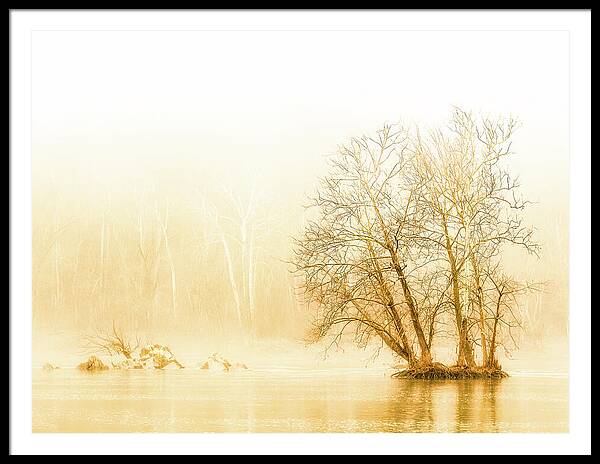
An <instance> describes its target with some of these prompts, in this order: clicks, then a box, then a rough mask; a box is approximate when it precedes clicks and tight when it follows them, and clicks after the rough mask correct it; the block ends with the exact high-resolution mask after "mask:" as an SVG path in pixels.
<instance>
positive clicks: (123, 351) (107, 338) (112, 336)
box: [85, 321, 142, 359]
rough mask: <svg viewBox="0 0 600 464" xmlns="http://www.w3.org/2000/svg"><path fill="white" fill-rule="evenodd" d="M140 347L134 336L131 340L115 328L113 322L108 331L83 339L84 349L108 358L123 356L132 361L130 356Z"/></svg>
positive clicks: (139, 341) (139, 342) (140, 343)
mask: <svg viewBox="0 0 600 464" xmlns="http://www.w3.org/2000/svg"><path fill="white" fill-rule="evenodd" d="M141 345H142V342H141V340H140V339H139V338H138V337H137V336H136V337H135V338H134V339H133V340H132V339H130V338H128V337H127V336H125V335H124V334H123V332H122V331H121V330H119V329H118V328H117V327H116V324H115V322H114V321H113V323H112V328H111V330H109V331H98V330H97V331H96V332H95V333H94V334H93V335H88V336H86V337H85V348H86V349H87V350H90V351H93V352H104V353H105V354H106V355H108V356H113V355H123V356H125V358H126V359H132V355H133V353H134V352H135V350H137V349H138V348H139V347H140V346H141Z"/></svg>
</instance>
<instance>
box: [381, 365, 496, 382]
mask: <svg viewBox="0 0 600 464" xmlns="http://www.w3.org/2000/svg"><path fill="white" fill-rule="evenodd" d="M392 377H394V378H397V379H422V380H436V379H440V380H443V379H454V380H459V379H503V378H505V377H508V374H507V373H506V372H504V371H503V370H502V369H501V368H500V367H498V368H489V367H463V366H450V367H449V366H445V365H444V364H441V363H433V364H431V365H425V366H415V367H410V368H408V369H405V370H402V371H399V372H396V373H394V374H392Z"/></svg>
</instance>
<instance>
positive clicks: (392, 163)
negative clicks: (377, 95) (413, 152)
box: [294, 125, 432, 365]
mask: <svg viewBox="0 0 600 464" xmlns="http://www.w3.org/2000/svg"><path fill="white" fill-rule="evenodd" d="M406 144H407V133H406V131H405V130H404V129H403V128H402V127H400V126H387V125H386V126H384V127H383V129H382V130H380V131H378V133H377V135H376V136H375V137H374V138H371V137H367V136H364V137H361V138H354V139H352V140H351V141H350V143H349V144H348V145H346V146H342V147H340V149H339V151H338V152H337V153H336V155H335V156H333V157H332V158H331V159H330V167H331V169H330V172H329V174H328V175H327V176H326V177H325V178H323V179H321V182H320V185H319V188H318V191H317V194H316V195H315V196H314V198H313V199H312V202H311V205H312V206H314V207H316V208H317V209H318V213H317V214H318V218H317V220H315V221H309V222H308V223H307V226H306V229H305V232H304V235H303V236H302V237H301V238H300V239H298V240H296V242H295V245H296V247H295V251H296V255H295V260H294V263H295V269H296V271H297V272H298V273H299V274H300V275H301V277H302V279H303V289H304V291H305V292H306V294H307V295H308V296H309V298H310V299H311V300H314V301H315V302H316V303H318V304H319V307H320V311H321V312H320V315H319V317H318V319H317V321H316V322H317V324H316V330H315V335H316V336H317V338H321V337H323V336H325V335H326V334H327V333H328V332H329V331H330V330H332V329H335V331H336V333H337V336H336V337H335V338H334V340H337V339H339V337H341V335H342V333H343V332H344V330H345V329H346V328H347V327H349V326H353V327H354V328H355V331H356V339H357V340H358V341H359V342H360V343H366V342H367V341H368V339H369V338H370V337H371V336H378V337H379V338H380V339H381V340H382V341H383V342H384V343H385V344H386V345H387V346H388V347H390V348H391V349H392V350H393V351H394V352H395V353H396V354H398V355H399V356H400V357H402V358H404V359H405V360H406V361H408V363H409V364H411V365H415V364H417V363H422V364H430V363H431V362H432V358H431V351H430V345H429V343H428V341H427V338H426V336H425V332H424V330H423V325H422V321H421V320H420V315H419V307H418V306H417V300H416V299H415V296H414V295H413V293H414V289H413V288H412V285H413V284H412V282H411V277H410V275H409V270H410V269H408V266H409V264H412V263H409V262H408V258H409V256H410V253H411V243H409V242H407V241H406V239H405V238H406V235H405V234H404V230H403V229H404V228H405V226H409V225H410V222H411V220H412V219H411V218H412V213H413V203H412V201H413V200H412V192H411V191H406V190H404V189H403V186H402V185H401V183H399V182H398V179H399V176H400V174H401V173H402V171H403V169H404V168H405V167H406V164H407V159H406V157H405V149H406ZM413 339H416V346H415V343H413Z"/></svg>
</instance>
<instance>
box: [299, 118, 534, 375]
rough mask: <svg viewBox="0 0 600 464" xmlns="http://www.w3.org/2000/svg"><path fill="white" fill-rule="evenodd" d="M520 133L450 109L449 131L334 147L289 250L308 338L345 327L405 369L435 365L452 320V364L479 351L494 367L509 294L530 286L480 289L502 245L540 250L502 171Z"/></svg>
mask: <svg viewBox="0 0 600 464" xmlns="http://www.w3.org/2000/svg"><path fill="white" fill-rule="evenodd" d="M516 127H517V122H516V120H514V119H512V118H509V119H501V118H499V119H490V118H481V120H479V121H478V120H476V119H475V118H474V117H473V116H472V115H471V114H470V113H467V112H465V111H463V110H460V109H455V111H454V114H453V116H452V119H451V121H450V125H449V126H448V127H447V128H440V129H435V130H430V131H427V132H426V133H425V134H424V133H423V132H422V131H421V130H419V129H418V128H416V129H415V130H413V131H410V130H406V129H404V128H402V127H400V126H384V127H383V129H382V130H380V131H378V132H377V134H376V136H375V137H368V136H363V137H361V138H354V139H352V140H351V141H350V143H349V144H348V145H346V146H343V147H341V148H340V149H339V151H338V152H337V153H336V155H335V156H333V157H332V158H331V160H330V164H331V169H330V171H329V174H328V175H327V176H326V177H325V178H323V179H322V180H321V182H320V185H319V188H318V190H317V193H316V195H315V197H314V198H313V199H312V202H311V206H313V207H316V209H317V210H318V212H317V218H316V219H315V220H313V221H309V222H308V224H307V226H306V227H305V231H304V235H303V236H302V237H301V238H300V239H298V240H296V242H295V251H296V258H295V261H294V264H295V269H296V271H297V272H298V273H299V274H300V275H301V276H302V277H303V289H304V291H305V293H306V294H307V296H308V297H309V300H310V301H314V302H316V303H317V305H318V314H317V318H316V327H315V332H314V334H315V335H316V338H322V337H324V336H325V335H326V334H327V333H330V332H333V333H334V342H336V341H338V340H339V339H340V338H341V336H342V333H343V332H344V329H346V327H350V326H352V327H354V328H355V331H356V332H355V334H356V339H357V341H358V342H359V343H365V342H366V341H367V340H368V339H369V338H370V337H371V336H373V335H377V336H379V338H381V339H382V341H383V342H384V343H385V344H387V345H388V346H389V347H390V348H391V349H392V350H393V351H394V352H396V353H397V354H398V355H399V356H401V357H402V358H404V359H406V360H407V361H408V362H409V364H410V365H431V364H432V346H433V344H434V340H435V338H436V337H437V336H440V335H441V334H442V333H447V332H448V331H446V330H445V329H444V328H443V324H444V323H445V319H446V315H447V314H450V313H451V314H452V319H453V324H454V334H455V336H456V340H457V365H459V366H469V367H476V357H475V346H476V345H479V346H481V354H482V365H483V366H485V367H490V368H495V367H496V366H497V362H496V358H495V349H496V346H497V345H498V343H499V342H498V327H499V326H503V327H512V326H513V325H514V324H516V325H518V324H519V323H518V322H516V321H519V318H517V317H516V316H515V314H516V309H515V305H516V303H517V300H516V296H517V295H519V294H521V293H522V290H523V288H531V286H525V287H524V286H523V285H521V284H519V283H518V282H516V281H515V280H514V279H510V278H509V277H508V276H506V275H505V274H502V275H503V277H502V280H501V282H503V284H498V286H493V288H494V292H496V293H493V292H491V291H490V290H489V289H485V285H486V283H487V284H489V283H490V282H496V280H493V279H494V278H496V277H493V276H496V274H494V273H493V272H492V270H496V269H498V267H499V264H500V263H501V261H502V250H503V247H505V246H508V245H514V246H518V247H521V248H522V249H524V250H525V251H526V252H529V253H532V254H534V255H537V252H538V249H539V246H538V245H537V244H536V243H535V242H534V241H533V240H532V234H533V231H532V229H531V228H529V227H527V226H526V225H524V223H523V219H522V211H523V209H524V208H525V207H526V205H527V204H528V202H527V201H526V200H524V199H522V198H520V197H519V195H518V187H519V183H518V178H513V177H512V176H511V174H510V172H509V171H508V170H507V169H506V166H505V163H504V162H503V161H504V158H505V157H507V156H508V155H510V154H511V153H512V152H511V143H512V142H511V138H512V135H513V133H514V130H515V128H516ZM494 272H495V271H494ZM484 274H485V275H484ZM508 282H510V285H509V284H508ZM507 295H510V297H508V296H507ZM493 302H495V303H496V306H498V305H499V306H500V307H501V308H505V309H506V308H508V305H509V303H510V305H511V306H510V308H512V309H513V310H514V312H513V311H511V310H508V309H507V310H502V311H500V310H498V307H496V309H495V310H494V309H490V308H492V306H493V304H492V303H493Z"/></svg>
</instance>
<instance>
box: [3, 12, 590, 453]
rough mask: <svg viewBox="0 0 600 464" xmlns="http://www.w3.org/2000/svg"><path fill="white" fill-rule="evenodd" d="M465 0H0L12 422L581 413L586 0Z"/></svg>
mask: <svg viewBox="0 0 600 464" xmlns="http://www.w3.org/2000/svg"><path fill="white" fill-rule="evenodd" d="M471 13H473V14H475V13H478V14H479V15H480V16H479V17H477V16H476V15H475V16H470V15H469V12H462V14H461V13H460V12H458V11H455V12H444V11H435V10H434V11H433V12H425V11H401V10H398V11H395V10H392V11H376V10H348V11H341V12H337V13H336V12H334V11H329V10H328V11H315V10H308V11H305V10H296V11H289V12H284V11H277V10H275V11H271V10H269V11H246V10H233V11H231V12H229V11H225V10H219V11H202V10H192V11H179V10H147V11H146V10H144V11H141V12H135V11H134V10H126V11H119V10H92V11H88V12H84V11H80V10H72V11H71V10H66V11H59V10H57V11H52V10H39V11H36V10H31V11H28V10H12V11H10V12H9V15H10V16H11V19H10V21H11V22H12V24H11V30H12V31H13V32H14V33H15V36H14V40H15V41H17V40H18V41H20V42H18V43H21V44H22V45H23V46H22V47H21V49H19V48H16V47H15V48H13V47H12V45H11V66H10V67H11V70H10V73H11V109H10V110H11V129H15V125H16V126H18V127H16V129H22V130H23V132H22V135H21V138H20V139H19V138H18V137H15V136H14V135H13V132H11V140H12V144H11V163H15V162H16V163H17V165H18V166H22V169H23V171H22V173H21V174H20V175H19V176H17V175H13V172H12V167H11V224H13V223H14V225H15V226H16V227H19V229H14V230H16V233H13V229H12V225H11V284H12V283H13V281H12V275H13V272H12V269H13V268H12V266H13V261H19V264H18V265H19V269H20V270H19V271H15V272H14V275H17V274H18V275H19V279H22V286H20V287H19V288H18V289H17V291H16V292H11V308H10V317H11V334H10V336H11V356H12V355H16V356H17V357H16V358H15V360H16V361H13V359H12V358H11V367H14V365H15V364H17V365H18V369H19V374H18V375H19V379H20V381H22V382H23V388H25V389H24V390H23V391H21V392H19V397H21V396H22V397H23V401H24V402H25V403H27V407H28V408H30V411H21V410H19V409H17V407H15V406H11V416H14V415H19V416H24V417H21V418H20V419H18V420H19V421H20V422H19V424H20V425H19V427H18V429H19V430H21V429H25V430H22V433H23V434H24V438H23V440H26V439H27V440H33V441H35V440H38V441H39V443H41V444H46V445H48V444H49V443H51V442H52V441H53V440H54V437H56V438H57V439H59V438H60V437H63V438H64V441H62V442H61V443H68V442H71V443H72V442H74V441H78V440H79V437H82V440H91V439H94V438H95V439H96V440H97V441H102V440H105V439H106V440H114V441H117V439H119V437H122V440H120V439H119V443H120V445H119V446H120V448H118V449H120V450H121V451H116V452H119V453H120V452H133V448H131V449H127V446H128V445H127V444H126V443H127V442H128V440H129V439H130V438H131V443H132V444H133V443H134V442H136V440H138V438H139V440H144V443H146V442H148V441H153V440H158V439H160V440H161V441H163V443H166V444H165V445H164V446H165V448H166V449H165V450H164V452H165V453H169V454H170V453H172V452H174V449H172V448H175V447H177V446H178V445H177V443H179V442H178V441H177V440H179V438H178V437H181V439H182V440H184V439H185V440H187V439H188V438H189V441H191V442H194V440H196V438H195V437H202V438H201V439H202V440H204V441H202V443H206V442H210V441H212V440H216V441H215V442H214V443H213V445H214V444H215V443H221V444H222V446H223V449H222V450H221V452H222V453H231V452H236V451H237V452H239V451H240V450H241V449H243V446H242V447H241V448H240V449H238V450H234V449H226V448H232V447H235V446H232V445H233V444H234V443H235V439H237V437H239V436H243V437H247V440H250V441H252V440H254V437H256V441H254V445H255V446H258V445H257V444H258V443H262V444H263V445H262V451H264V446H266V445H264V444H265V443H269V442H270V441H273V440H274V441H277V438H276V437H278V436H282V437H284V438H285V439H289V440H295V442H296V443H297V440H298V439H300V438H306V439H307V440H311V439H313V440H317V441H319V443H321V444H320V445H319V447H320V448H321V449H323V447H326V446H327V445H325V444H323V443H324V442H323V440H322V439H324V438H326V437H329V436H331V437H333V438H332V440H337V439H338V438H336V437H339V439H340V440H346V439H351V438H352V437H356V440H363V439H364V440H367V441H365V443H369V442H368V440H370V439H373V440H379V439H381V440H386V443H388V441H389V443H388V444H389V447H390V448H391V450H390V452H391V453H394V454H396V453H398V454H412V453H418V454H421V453H423V454H425V453H431V452H434V453H435V452H437V453H439V452H442V453H443V452H444V451H445V450H444V447H443V446H442V447H441V449H438V450H432V449H431V448H432V447H434V446H432V445H433V444H434V443H437V440H438V437H439V438H440V439H444V440H448V441H452V440H454V439H455V438H453V437H460V440H461V443H463V445H464V446H468V445H467V444H468V443H470V441H469V440H477V439H478V437H481V438H482V439H484V438H487V439H490V440H496V441H494V443H498V441H497V440H501V439H503V438H502V437H506V438H507V439H510V438H511V437H515V438H517V437H520V443H522V446H526V444H527V442H528V441H529V440H530V439H529V438H528V436H530V437H531V440H532V441H531V444H533V442H534V441H535V440H536V439H539V440H540V441H539V443H543V442H544V441H545V442H548V441H549V440H550V441H553V440H555V439H556V440H568V439H569V438H570V437H572V436H575V434H576V433H577V434H579V433H580V432H581V431H582V430H583V431H584V432H585V430H586V428H585V427H586V425H585V424H586V423H585V421H584V419H582V420H579V421H575V417H579V416H576V414H579V413H577V412H575V410H576V409H577V410H579V408H581V407H583V408H584V410H585V409H587V420H588V421H589V419H590V416H589V414H590V413H589V405H590V384H589V383H590V373H589V371H590V365H589V359H590V357H589V356H590V353H589V350H588V348H589V346H590V344H589V337H590V334H589V328H590V300H589V290H590V287H589V281H590V274H589V272H590V270H589V253H590V248H589V247H590V244H589V237H590V236H589V229H590V227H589V224H590V222H589V221H590V210H589V205H590V199H589V192H590V190H589V177H590V172H589V165H590V145H589V143H590V142H589V135H590V132H589V130H590V119H589V117H590V113H589V108H590V101H589V100H586V99H585V98H584V99H583V101H582V98H580V94H577V96H576V95H575V94H574V91H573V89H574V88H575V87H577V88H578V91H579V92H583V95H584V97H585V96H586V95H588V96H589V95H590V75H591V72H590V63H591V52H590V44H589V43H587V47H588V48H587V52H586V51H585V50H584V51H581V49H579V51H578V52H577V54H576V53H575V52H574V49H576V47H575V46H574V44H575V43H576V42H575V40H576V39H577V40H579V41H582V40H583V41H584V42H585V40H586V38H587V39H589V38H590V36H591V10H590V11H587V10H583V11H579V12H557V11H554V12H539V13H535V12H532V11H529V12H521V13H516V12H513V13H512V16H507V15H509V13H510V12H508V11H499V12H488V13H483V12H471ZM436 15H437V16H436ZM538 15H539V24H536V23H535V19H536V18H538ZM544 15H546V16H544ZM561 18H562V19H561ZM561 21H562V22H561ZM551 25H552V26H551ZM577 25H580V27H581V29H577V27H579V26H577ZM19 31H21V32H19ZM578 34H579V35H578ZM582 37H583V39H582ZM12 40H13V37H12V35H11V41H12ZM588 42H589V40H588ZM13 45H14V44H13ZM13 50H16V51H13ZM24 50H26V51H24ZM17 60H18V61H17ZM581 62H583V63H584V64H583V65H581ZM574 63H575V64H577V63H580V65H581V67H582V69H583V71H578V72H579V74H576V73H575V72H574V71H573V64H574ZM586 66H587V67H586ZM586 70H587V71H586ZM13 71H18V72H19V73H21V74H18V76H21V77H20V78H15V77H13V76H14V75H13V74H12V73H13ZM575 79H579V81H581V82H584V83H585V82H587V87H586V86H585V85H584V86H578V85H576V84H575ZM19 90H20V92H19ZM585 92H587V94H586V93H585ZM12 96H14V99H12ZM17 99H18V100H17ZM577 102H578V103H579V104H580V105H583V106H584V111H582V112H580V113H575V110H574V103H577ZM586 105H587V106H586ZM17 106H18V107H19V111H21V112H22V113H21V114H20V119H19V118H18V117H13V116H15V115H13V113H12V110H13V109H15V107H17ZM585 108H587V111H588V112H587V113H586V112H585ZM577 111H580V110H577ZM575 126H578V127H577V129H576V128H575ZM575 130H579V131H583V132H580V133H581V134H582V135H581V136H580V135H577V134H576V133H575V132H574V131H575ZM586 130H587V132H585V131H586ZM18 134H19V133H17V135H18ZM583 139H586V140H583ZM586 144H587V145H586ZM17 158H18V160H17ZM575 163H578V164H577V165H575ZM586 163H587V164H586ZM580 164H583V166H584V169H583V172H584V173H586V169H585V166H587V174H586V178H585V179H582V178H580V177H576V174H575V173H576V172H577V169H580V168H579V165H580ZM579 172H581V169H580V171H579ZM25 178H26V179H27V180H26V181H24V179H25ZM586 186H587V187H586ZM13 188H18V189H19V190H18V191H16V195H18V199H15V201H17V203H15V206H14V208H13V204H12V201H13V199H14V198H13V195H12V192H13V190H12V189H13ZM582 188H583V189H584V190H583V192H584V195H586V198H584V199H581V200H579V199H578V198H579V195H581V191H582ZM586 188H587V194H586V190H585V189H586ZM574 192H579V193H574ZM15 210H18V211H16V213H18V214H19V217H18V218H17V219H15V220H14V221H13V216H12V214H13V212H14V211H15ZM582 216H583V221H584V222H583V223H581V224H580V225H574V222H573V221H574V220H581V217H582ZM578 218H579V219H578ZM586 221H587V222H586ZM584 229H585V230H584ZM13 239H14V240H18V243H17V244H16V246H21V245H20V244H22V246H23V250H26V251H23V255H21V251H20V250H21V248H18V250H17V248H13V247H14V246H15V241H14V240H13ZM576 242H578V243H577V245H578V246H579V247H582V248H583V249H578V250H576V249H575V248H574V246H575V245H574V244H575V243H576ZM586 247H587V248H586ZM15 250H17V251H15ZM576 253H580V254H583V255H584V258H585V259H587V261H586V262H587V266H588V267H587V268H586V267H585V264H584V262H582V261H577V259H579V258H577V256H575V254H576ZM23 276H25V277H23ZM574 285H579V286H581V285H584V286H583V287H574ZM585 285H587V288H586V287H585ZM583 293H585V295H582V294H583ZM19 295H20V296H19ZM17 298H18V300H17ZM574 298H578V299H577V300H575V299H574ZM576 313H577V314H576ZM586 321H587V322H586ZM13 322H19V324H21V325H20V328H19V329H14V328H13ZM584 332H585V333H584ZM586 340H587V341H586ZM578 341H579V342H578ZM13 343H17V345H13ZM575 345H578V346H577V348H576V349H578V350H583V351H584V352H585V353H583V354H581V355H580V354H579V353H580V352H579V351H577V352H575V351H573V349H574V348H573V347H574V346H575ZM586 347H587V348H586ZM582 371H585V372H584V373H583V375H584V376H586V377H583V378H582V379H581V380H576V378H575V377H573V376H574V375H581V374H582ZM13 374H14V373H13V372H12V371H11V377H12V376H13ZM586 379H587V384H586ZM11 382H12V380H11ZM11 386H13V384H12V383H11ZM18 389H20V387H18V386H17V388H14V386H13V388H12V389H11V395H13V394H14V393H15V390H18ZM586 392H587V393H586ZM577 396H578V397H579V399H578V400H577V401H579V402H584V403H583V405H581V404H576V403H574V402H573V401H572V400H573V398H574V397H577ZM586 404H587V408H586V407H585V405H586ZM29 413H30V414H29ZM582 417H584V416H582ZM11 420H12V419H11ZM587 424H588V425H587V426H589V422H588V423H587ZM16 430H17V427H15V428H14V429H12V428H11V434H13V433H14V432H15V431H16ZM589 431H590V430H589V429H587V432H588V434H587V436H586V434H585V433H584V434H583V435H584V436H582V437H579V440H580V442H578V443H579V445H580V447H582V448H584V449H586V448H587V449H588V450H589V453H591V446H590V435H589ZM19 433H21V432H19ZM82 434H83V435H82ZM164 434H168V435H164ZM190 434H192V435H190ZM523 434H525V435H523ZM227 437H231V440H228V439H227ZM282 439H283V438H282ZM456 439H457V440H458V438H456ZM241 440H244V438H241ZM394 440H402V441H401V442H400V441H398V442H395V441H394ZM423 440H424V441H423ZM542 440H543V441H542ZM407 442H408V443H409V444H410V443H412V444H411V445H409V446H412V448H406V449H405V450H404V451H403V448H402V447H404V446H405V445H404V444H406V443H407ZM58 443H59V442H58V441H57V442H55V444H54V445H48V446H52V447H53V449H54V450H55V451H57V450H58V449H59V448H58V446H59V445H58ZM106 443H109V442H108V441H107V442H106ZM168 443H170V445H169V444H168ZM182 443H183V441H182ZM227 443H230V445H227ZM331 443H332V446H333V441H332V442H331ZM394 443H402V444H403V445H402V447H399V446H398V445H396V446H394V445H393V444H394ZM439 443H440V444H441V443H446V442H441V441H440V442H439ZM457 443H458V442H457ZM473 443H474V442H473ZM30 446H31V445H30ZM80 446H81V448H84V446H83V445H80ZM107 446H108V449H105V450H104V452H110V453H111V454H112V453H113V452H115V450H116V449H117V448H110V447H109V445H107ZM152 446H154V445H152ZM182 446H183V445H182ZM240 446H241V445H240ZM269 446H270V445H269ZM364 446H365V448H363V453H368V454H371V453H373V450H372V449H371V450H370V449H369V448H368V445H366V444H365V445H364ZM516 446H517V445H515V448H510V449H508V450H506V449H505V450H504V451H499V450H496V451H498V452H504V453H506V452H511V450H512V451H515V452H516V451H518V448H517V447H516ZM23 447H25V445H23ZM169 448H171V449H169ZM258 448H261V446H258ZM284 448H285V447H284ZM394 448H395V449H394ZM419 448H421V449H420V450H419ZM40 449H41V448H40ZM148 449H150V448H148ZM206 449H208V448H206ZM476 449H477V448H473V450H476ZM479 449H480V450H481V449H484V450H485V447H480V448H479ZM568 449H571V448H568V447H565V448H564V450H565V451H567V450H568ZM182 450H183V448H182ZM490 450H491V449H488V452H489V451H490ZM60 451H61V452H64V449H62V450H60ZM71 451H73V452H74V450H71ZM88 451H89V450H87V451H86V450H85V449H80V450H79V451H77V452H82V453H86V452H88ZM213 451H214V450H213ZM255 451H260V450H259V449H255ZM313 451H315V449H305V450H303V451H302V450H297V451H296V452H298V453H311V454H312V452H313ZM384 451H385V450H384V449H381V450H379V452H384ZM446 451H450V449H449V448H448V449H447V450H446ZM25 452H26V453H27V452H33V451H32V450H31V449H29V450H25ZM188 452H191V453H194V454H196V453H202V452H203V448H202V446H197V447H196V449H195V450H194V449H193V448H192V450H188ZM217 452H218V450H217ZM316 452H319V451H316ZM319 453H320V452H319Z"/></svg>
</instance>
